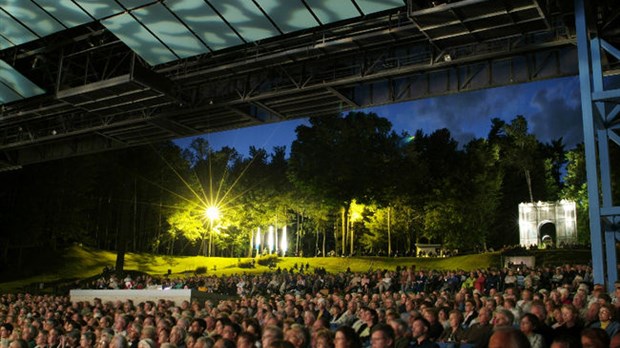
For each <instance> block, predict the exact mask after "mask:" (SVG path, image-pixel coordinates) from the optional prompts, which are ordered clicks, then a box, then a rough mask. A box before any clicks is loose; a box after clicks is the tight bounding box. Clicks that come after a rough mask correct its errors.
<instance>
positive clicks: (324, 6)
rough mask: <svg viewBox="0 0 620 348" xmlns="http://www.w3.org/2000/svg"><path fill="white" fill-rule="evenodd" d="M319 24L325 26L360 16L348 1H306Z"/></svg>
mask: <svg viewBox="0 0 620 348" xmlns="http://www.w3.org/2000/svg"><path fill="white" fill-rule="evenodd" d="M306 3H307V4H308V5H309V6H310V8H311V9H312V12H314V14H315V15H316V16H317V17H318V18H319V20H320V21H321V23H323V24H327V23H332V22H336V21H340V20H343V19H349V18H353V17H357V16H359V15H360V13H359V11H358V10H357V9H356V8H355V6H354V5H353V3H352V2H351V1H350V0H340V1H330V0H306Z"/></svg>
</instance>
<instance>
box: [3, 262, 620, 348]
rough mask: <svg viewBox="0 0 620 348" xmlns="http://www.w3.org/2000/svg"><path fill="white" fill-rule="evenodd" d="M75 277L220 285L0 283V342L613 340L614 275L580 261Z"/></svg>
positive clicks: (139, 345)
mask: <svg viewBox="0 0 620 348" xmlns="http://www.w3.org/2000/svg"><path fill="white" fill-rule="evenodd" d="M83 287H88V288H97V289H145V288H162V289H168V288H173V289H174V288H176V289H180V288H195V289H198V290H200V291H203V292H206V293H213V294H220V295H226V296H225V299H221V300H217V301H216V300H206V301H204V302H200V301H197V300H194V301H192V302H189V301H184V302H182V303H172V302H170V301H166V300H158V299H153V300H152V301H146V302H141V303H133V302H132V301H131V300H126V301H116V302H103V301H101V300H99V299H95V300H94V301H92V302H73V303H72V302H71V301H70V298H69V297H68V296H64V295H63V296H60V295H59V296H56V295H32V294H3V295H1V296H0V323H2V324H1V325H0V348H5V347H10V348H65V347H66V348H77V347H80V348H91V347H97V348H108V347H109V348H127V347H131V348H211V347H217V348H231V347H239V348H252V347H262V348H358V347H372V348H383V347H390V348H408V347H411V348H414V347H438V346H441V347H450V348H451V347H459V346H460V347H490V348H496V347H503V348H511V347H532V348H549V347H553V348H559V347H567V348H572V347H584V348H585V347H613V348H620V323H619V322H618V321H617V316H616V315H617V313H618V311H619V310H620V282H618V283H616V284H615V292H614V293H607V292H606V291H605V289H604V287H603V286H602V285H601V284H593V280H592V273H591V268H590V267H589V266H584V265H565V266H562V267H555V268H554V267H541V268H528V267H525V266H524V265H519V266H515V265H511V267H507V268H505V269H499V270H496V269H489V270H477V271H471V272H466V271H445V272H440V271H426V270H416V268H415V267H413V266H411V267H405V268H400V267H398V268H396V269H395V270H370V271H368V272H366V273H355V272H350V271H347V272H342V273H338V274H329V273H327V272H325V270H323V269H313V270H311V269H310V266H309V265H306V266H305V267H304V266H303V265H302V266H301V267H297V266H295V267H294V268H293V269H291V270H280V269H277V270H275V271H274V272H270V273H265V274H261V275H233V276H225V277H223V276H221V277H218V276H201V277H193V278H188V279H181V278H171V277H164V278H153V277H149V276H139V277H135V279H132V278H131V277H129V276H127V277H124V278H118V277H116V276H115V275H114V274H113V272H107V271H106V272H104V274H103V275H102V276H101V277H100V278H99V279H97V280H95V281H93V282H91V283H89V284H87V285H86V286H83ZM136 291H138V290H136Z"/></svg>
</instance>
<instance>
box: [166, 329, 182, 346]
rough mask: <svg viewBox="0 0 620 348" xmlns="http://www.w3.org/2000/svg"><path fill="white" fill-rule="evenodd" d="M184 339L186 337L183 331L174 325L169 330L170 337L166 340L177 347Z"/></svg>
mask: <svg viewBox="0 0 620 348" xmlns="http://www.w3.org/2000/svg"><path fill="white" fill-rule="evenodd" d="M185 337H186V332H185V330H184V329H183V328H182V327H180V326H176V325H175V326H173V327H172V329H170V336H169V338H168V340H169V341H170V343H172V344H174V345H176V346H178V345H180V344H181V343H184V342H185Z"/></svg>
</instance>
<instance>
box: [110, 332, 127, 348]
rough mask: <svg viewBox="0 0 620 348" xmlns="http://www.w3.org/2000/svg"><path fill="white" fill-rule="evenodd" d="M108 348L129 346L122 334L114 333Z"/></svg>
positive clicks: (125, 347)
mask: <svg viewBox="0 0 620 348" xmlns="http://www.w3.org/2000/svg"><path fill="white" fill-rule="evenodd" d="M110 348H129V344H128V343H127V339H126V338H125V336H123V335H120V334H119V335H114V337H113V338H112V341H110Z"/></svg>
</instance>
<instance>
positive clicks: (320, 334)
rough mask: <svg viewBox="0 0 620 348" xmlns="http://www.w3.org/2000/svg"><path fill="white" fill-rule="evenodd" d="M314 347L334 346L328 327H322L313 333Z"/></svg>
mask: <svg viewBox="0 0 620 348" xmlns="http://www.w3.org/2000/svg"><path fill="white" fill-rule="evenodd" d="M313 336H314V337H313V345H312V346H313V347H314V348H334V339H333V336H332V332H331V331H330V330H329V329H326V328H323V329H320V330H319V331H316V332H315V333H314V334H313Z"/></svg>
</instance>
